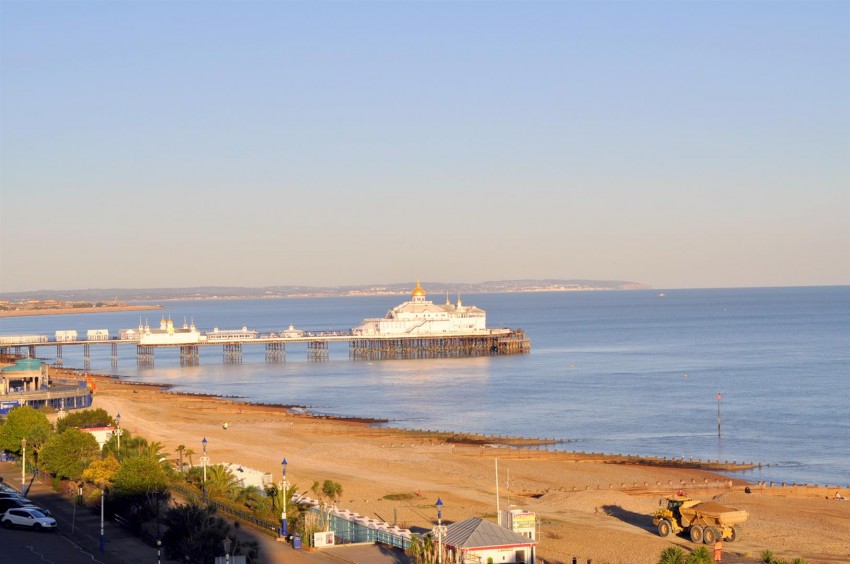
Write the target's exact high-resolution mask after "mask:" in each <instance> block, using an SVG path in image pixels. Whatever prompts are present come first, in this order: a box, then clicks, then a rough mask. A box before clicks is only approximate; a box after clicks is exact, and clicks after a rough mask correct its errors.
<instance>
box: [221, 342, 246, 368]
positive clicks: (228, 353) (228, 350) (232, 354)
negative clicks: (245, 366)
mask: <svg viewBox="0 0 850 564" xmlns="http://www.w3.org/2000/svg"><path fill="white" fill-rule="evenodd" d="M222 354H223V360H224V363H225V364H242V343H225V344H224V345H222Z"/></svg>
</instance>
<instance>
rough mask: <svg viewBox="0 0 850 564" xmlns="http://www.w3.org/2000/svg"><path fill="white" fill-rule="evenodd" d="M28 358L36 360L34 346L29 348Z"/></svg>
mask: <svg viewBox="0 0 850 564" xmlns="http://www.w3.org/2000/svg"><path fill="white" fill-rule="evenodd" d="M27 358H35V347H34V346H32V345H30V346H29V347H27Z"/></svg>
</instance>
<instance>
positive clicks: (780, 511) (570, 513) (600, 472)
mask: <svg viewBox="0 0 850 564" xmlns="http://www.w3.org/2000/svg"><path fill="white" fill-rule="evenodd" d="M96 383H97V389H96V392H95V396H94V407H95V408H98V407H99V408H103V409H105V410H107V411H108V412H109V413H119V412H120V413H121V422H122V427H124V428H126V429H129V430H130V431H131V432H132V433H134V434H139V435H142V436H145V437H146V438H148V439H149V440H157V441H160V442H162V443H163V444H164V445H165V447H166V450H167V451H168V452H169V453H170V455H171V456H173V457H175V458H176V456H177V455H176V452H175V449H176V447H177V445H179V444H183V445H185V446H186V447H187V448H190V449H193V450H194V451H195V455H194V462H195V464H197V463H198V458H199V457H200V452H201V450H202V448H201V447H202V445H201V440H202V439H203V438H204V437H206V439H207V441H208V443H207V451H208V455H209V457H210V460H211V463H212V464H217V463H221V462H238V463H240V464H242V465H244V466H248V467H252V468H256V469H260V470H263V471H266V472H271V473H272V475H273V476H274V479H275V480H276V481H277V480H279V479H280V474H281V466H280V462H281V459H283V458H284V457H286V459H287V461H288V463H289V464H288V470H287V477H288V479H289V480H290V482H294V483H297V484H298V485H299V490H300V491H305V490H307V489H309V487H310V485H311V484H312V483H313V481H314V480H319V481H322V480H325V479H332V480H335V481H337V482H339V483H340V484H342V486H343V492H344V493H343V496H342V499H341V501H340V503H339V506H340V507H343V508H346V509H350V510H353V511H356V512H358V513H361V514H363V515H366V516H370V517H378V518H380V519H383V520H386V521H390V522H392V521H393V519H394V517H395V516H396V515H397V518H398V521H399V523H400V524H401V525H402V526H407V527H431V526H432V524H433V522H434V520H435V518H436V512H435V510H434V502H435V501H436V499H437V497H438V496H439V497H440V498H441V499H442V500H443V502H444V503H445V505H444V508H443V518H444V519H445V520H447V521H449V522H452V521H460V520H463V519H466V518H468V517H473V516H478V517H485V518H489V519H491V520H493V521H495V513H496V494H495V480H494V476H495V470H494V466H495V463H494V460H495V459H496V458H498V459H499V472H500V494H501V496H500V504H501V507H502V508H503V509H504V508H505V507H507V506H508V505H509V504H510V505H512V506H515V507H518V508H523V509H527V510H531V511H534V512H536V513H537V514H538V516H539V517H540V518H541V519H542V526H541V538H540V545H539V552H538V554H539V556H540V557H541V558H542V559H543V560H545V561H546V562H571V561H572V558H573V556H576V557H578V558H579V561H580V562H584V561H586V559H588V558H592V559H593V562H594V563H602V562H655V561H657V559H658V555H659V553H660V552H661V550H662V549H664V548H665V547H667V546H670V545H671V544H677V545H680V546H682V547H686V548H693V547H694V546H695V545H693V544H692V543H691V542H690V541H688V540H685V538H683V537H673V536H671V537H668V538H667V539H662V538H661V537H659V536H658V535H657V534H656V533H655V529H654V527H653V525H652V519H651V515H652V512H653V511H654V510H655V509H656V507H657V506H658V502H659V499H660V498H662V497H663V496H665V495H669V494H672V493H674V492H675V491H676V490H683V491H684V492H685V493H686V494H687V495H690V496H692V497H698V498H700V499H703V500H708V499H711V500H716V501H719V502H721V503H723V504H726V505H730V506H733V507H736V508H739V509H745V510H747V511H748V512H749V514H750V518H749V521H748V522H747V523H746V524H745V525H744V527H743V530H742V537H741V539H740V542H735V543H724V545H725V550H726V551H727V552H729V551H731V552H734V553H736V554H740V555H743V556H745V557H749V558H753V559H754V560H755V559H757V558H758V553H759V551H761V550H763V549H766V548H767V549H770V550H772V551H774V552H775V553H776V554H777V555H779V556H782V557H785V558H788V559H789V560H790V559H793V558H797V557H802V558H805V559H806V561H807V562H809V563H810V564H812V563H818V562H822V563H826V562H850V540H848V539H850V502H841V501H835V500H833V499H832V498H833V496H834V494H835V493H836V491H840V492H841V494H842V495H843V496H845V497H850V491H848V484H842V485H841V487H840V488H839V486H838V485H830V486H829V487H825V485H823V484H822V485H821V486H820V487H817V486H791V485H785V486H784V487H783V486H781V485H780V484H774V485H773V486H772V487H771V486H770V484H763V485H761V484H748V483H746V482H744V481H742V480H730V479H729V478H728V477H725V476H722V475H718V474H714V473H711V472H706V471H703V470H693V469H685V468H670V467H657V466H643V465H633V464H621V463H612V462H614V460H613V459H611V458H608V457H605V456H603V455H592V456H590V455H582V454H571V453H558V454H553V453H544V452H542V451H536V450H531V449H529V450H521V449H516V448H511V449H508V448H504V447H502V448H498V447H493V446H485V445H480V444H470V443H454V442H449V441H448V440H447V438H446V437H445V436H444V435H438V434H435V433H428V432H425V431H422V432H412V431H401V430H396V429H390V428H376V427H374V426H370V425H368V424H367V423H364V422H358V421H347V420H335V419H327V418H317V417H311V416H309V415H304V414H298V413H292V412H290V411H288V410H286V409H285V408H282V407H274V406H257V405H246V404H240V403H236V402H231V401H228V400H224V399H216V398H209V397H202V396H192V395H185V394H178V393H172V392H169V391H168V390H164V389H161V388H158V387H156V386H149V385H139V384H131V383H124V382H121V381H119V380H114V379H111V378H107V377H98V378H96ZM224 423H227V428H226V429H225V428H224V425H223V424H224ZM508 475H509V478H510V482H509V488H508V482H507V479H508ZM747 485H749V486H750V488H751V490H752V494H746V493H744V487H745V486H747ZM399 494H403V495H399ZM387 496H390V499H386V497H387ZM399 498H402V499H401V500H399Z"/></svg>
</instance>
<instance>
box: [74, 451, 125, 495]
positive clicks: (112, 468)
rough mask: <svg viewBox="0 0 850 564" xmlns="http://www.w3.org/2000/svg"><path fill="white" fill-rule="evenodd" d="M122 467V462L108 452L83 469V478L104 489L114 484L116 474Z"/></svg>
mask: <svg viewBox="0 0 850 564" xmlns="http://www.w3.org/2000/svg"><path fill="white" fill-rule="evenodd" d="M120 468H121V463H119V462H118V459H116V458H115V455H113V454H111V453H110V454H107V455H106V456H105V457H104V458H103V459H101V460H95V461H93V462H92V463H91V464H89V467H88V468H86V469H85V471H83V480H85V481H86V482H90V483H92V484H95V485H96V486H97V487H99V488H101V489H103V488H108V487H111V486H112V480H114V479H115V474H117V473H118V470H119V469H120Z"/></svg>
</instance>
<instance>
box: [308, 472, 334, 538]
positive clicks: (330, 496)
mask: <svg viewBox="0 0 850 564" xmlns="http://www.w3.org/2000/svg"><path fill="white" fill-rule="evenodd" d="M310 490H311V491H312V492H313V494H314V495H315V496H316V497H317V498H318V499H319V503H320V504H321V505H324V506H325V508H326V509H327V512H328V516H327V519H326V520H325V530H326V531H327V530H329V529H330V526H331V511H333V508H334V505H335V504H336V502H337V500H338V499H339V497H340V496H341V495H342V484H340V483H339V482H334V481H333V480H325V481H324V482H323V483H322V485H321V487H320V486H319V482H313V485H312V486H311V487H310ZM325 498H327V503H325Z"/></svg>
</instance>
